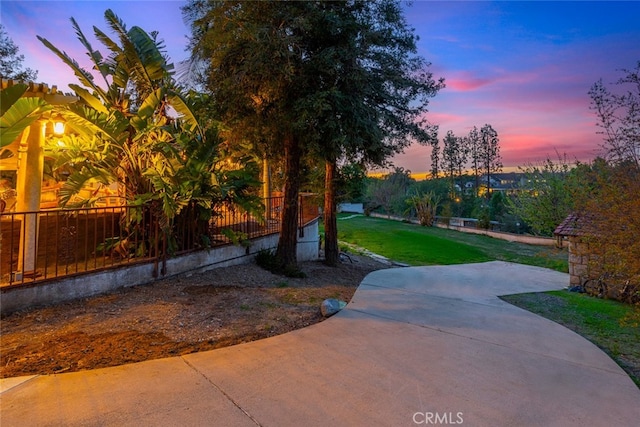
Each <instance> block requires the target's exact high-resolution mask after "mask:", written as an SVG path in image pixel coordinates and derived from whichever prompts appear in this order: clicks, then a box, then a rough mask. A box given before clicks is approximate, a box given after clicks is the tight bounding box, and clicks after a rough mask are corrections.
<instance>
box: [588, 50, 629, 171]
mask: <svg viewBox="0 0 640 427" xmlns="http://www.w3.org/2000/svg"><path fill="white" fill-rule="evenodd" d="M623 71H624V72H625V73H626V75H625V76H624V77H622V78H620V79H619V80H618V81H617V82H616V86H617V87H616V89H618V93H615V92H613V91H611V90H609V89H608V88H607V87H605V85H604V83H603V82H602V79H600V80H598V81H597V82H596V83H595V84H594V85H593V86H592V87H591V89H590V90H589V96H590V97H591V109H592V110H594V111H595V112H596V115H597V117H598V120H599V123H598V126H599V127H600V128H601V129H602V130H601V131H600V132H599V133H600V134H602V135H604V143H603V148H604V149H605V153H606V156H607V160H610V161H613V162H614V163H620V162H629V161H630V162H633V163H635V164H636V165H640V61H638V63H637V64H636V68H635V70H623ZM623 86H624V87H623ZM627 86H630V87H629V88H628V89H627Z"/></svg>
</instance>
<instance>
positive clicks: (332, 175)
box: [324, 160, 340, 267]
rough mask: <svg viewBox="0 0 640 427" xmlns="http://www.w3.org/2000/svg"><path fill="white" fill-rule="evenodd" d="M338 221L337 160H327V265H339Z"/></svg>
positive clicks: (325, 208) (325, 222)
mask: <svg viewBox="0 0 640 427" xmlns="http://www.w3.org/2000/svg"><path fill="white" fill-rule="evenodd" d="M339 256H340V251H339V249H338V221H337V218H336V162H335V161H334V160H327V161H326V162H325V178H324V260H325V263H326V264H327V265H330V266H332V267H335V266H336V265H338V260H339Z"/></svg>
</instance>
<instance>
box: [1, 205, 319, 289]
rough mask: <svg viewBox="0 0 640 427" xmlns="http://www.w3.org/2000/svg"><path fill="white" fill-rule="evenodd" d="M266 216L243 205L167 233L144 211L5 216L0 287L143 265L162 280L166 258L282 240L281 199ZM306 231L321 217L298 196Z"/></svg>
mask: <svg viewBox="0 0 640 427" xmlns="http://www.w3.org/2000/svg"><path fill="white" fill-rule="evenodd" d="M263 203H264V206H265V212H264V215H261V216H255V215H252V214H249V213H247V212H244V211H243V210H241V209H240V208H238V207H237V206H233V205H230V204H225V205H221V206H217V207H216V208H215V209H214V214H213V216H212V218H211V219H210V220H208V221H202V220H200V219H199V218H198V216H197V214H196V212H195V211H188V210H187V211H186V212H184V214H182V215H180V216H179V217H178V218H176V220H175V221H174V223H173V224H172V225H171V227H170V229H169V231H167V229H166V228H165V229H163V227H161V225H160V223H159V220H158V218H157V217H156V216H154V215H153V213H152V212H151V211H150V210H149V209H148V208H145V207H139V206H119V207H101V208H81V209H56V210H45V211H37V212H5V213H2V214H0V286H2V287H6V286H19V285H27V284H33V283H38V282H42V281H48V280H53V279H59V278H62V277H65V276H72V275H78V274H85V273H89V272H95V271H100V270H104V269H108V268H115V267H119V266H123V265H129V264H134V263H142V262H153V263H154V276H157V275H159V274H164V262H165V261H166V259H167V257H168V256H173V255H180V254H184V253H187V252H191V251H197V250H202V249H205V248H210V247H215V246H221V245H227V244H233V243H239V242H241V241H244V240H248V239H253V238H257V237H261V236H266V235H269V234H274V233H279V232H280V229H281V213H282V205H283V198H282V197H271V198H268V199H265V200H263ZM299 205H300V213H299V217H300V218H299V221H300V227H301V229H302V227H303V226H304V225H305V224H306V223H308V222H309V221H312V220H314V219H315V218H317V217H318V208H317V206H315V204H314V203H313V200H312V198H311V197H310V195H303V196H301V197H300V203H299Z"/></svg>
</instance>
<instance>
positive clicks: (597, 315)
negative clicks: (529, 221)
mask: <svg viewBox="0 0 640 427" xmlns="http://www.w3.org/2000/svg"><path fill="white" fill-rule="evenodd" d="M338 219H339V220H338V238H339V239H340V240H341V241H344V242H348V243H351V244H354V245H357V246H360V247H363V248H366V249H368V250H370V251H372V252H375V253H378V254H380V255H383V256H385V257H387V258H390V259H392V260H394V261H400V262H405V263H407V264H411V265H436V264H462V263H473V262H484V261H493V260H501V261H510V262H516V263H520V264H528V265H535V266H539V267H546V268H552V269H555V270H558V271H561V272H565V273H566V272H567V270H568V266H567V257H568V254H567V251H566V250H559V249H556V248H554V247H544V246H533V245H526V244H522V243H513V242H507V241H504V240H499V239H494V238H492V237H488V236H482V235H477V234H467V233H461V232H457V231H453V230H447V229H442V228H434V227H421V226H419V225H415V224H408V223H403V222H398V221H392V220H387V219H381V218H371V217H366V216H363V215H359V216H354V215H339V216H338ZM503 299H504V300H505V301H507V302H509V303H511V304H514V305H516V306H518V307H521V308H524V309H525V310H529V311H531V312H533V313H536V314H539V315H540V316H543V317H546V318H547V319H550V320H553V321H555V322H557V323H560V324H562V325H564V326H566V327H567V328H569V329H571V330H573V331H575V332H577V333H578V334H580V335H582V336H583V337H585V338H586V339H588V340H590V341H591V342H593V343H594V344H596V345H597V346H598V347H600V348H602V349H603V350H604V351H605V352H606V353H607V354H609V356H610V357H611V358H612V359H613V360H615V361H616V362H617V363H618V364H619V365H620V366H621V367H622V368H623V369H624V370H625V371H626V372H627V373H628V374H629V376H630V377H631V379H632V380H633V381H634V382H635V383H636V384H637V385H638V387H640V326H639V324H638V323H640V307H633V306H630V305H626V304H621V303H618V302H616V301H610V300H603V299H598V298H594V297H590V296H587V295H585V294H578V293H572V292H568V291H552V292H542V293H531V294H518V295H509V296H505V297H503Z"/></svg>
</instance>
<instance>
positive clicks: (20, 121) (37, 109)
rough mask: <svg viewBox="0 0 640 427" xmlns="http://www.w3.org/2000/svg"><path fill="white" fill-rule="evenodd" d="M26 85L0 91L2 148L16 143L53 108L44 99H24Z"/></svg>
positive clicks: (0, 137)
mask: <svg viewBox="0 0 640 427" xmlns="http://www.w3.org/2000/svg"><path fill="white" fill-rule="evenodd" d="M27 88H28V86H27V85H26V84H16V85H13V86H9V87H7V88H6V89H3V90H2V91H0V148H2V147H6V146H7V145H9V144H11V143H12V142H14V141H15V140H16V139H17V138H18V137H19V136H20V134H21V133H22V131H24V130H25V129H26V128H28V127H29V126H31V124H32V123H33V122H35V121H36V120H38V119H39V118H41V117H42V115H43V114H44V113H46V112H48V111H50V110H51V109H52V108H53V107H52V106H51V105H50V104H49V103H47V102H46V101H45V100H44V99H42V98H37V97H23V95H24V94H25V92H26V91H27Z"/></svg>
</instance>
